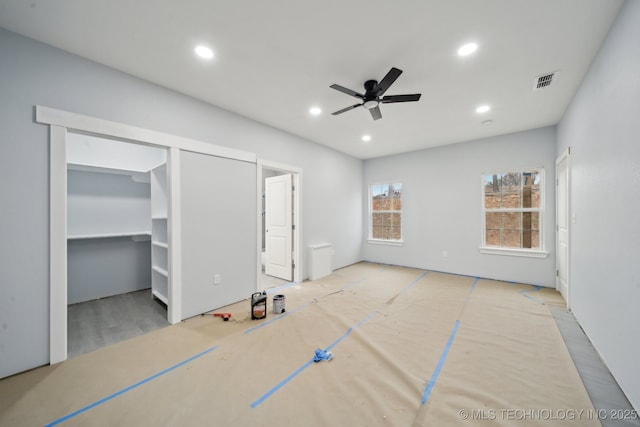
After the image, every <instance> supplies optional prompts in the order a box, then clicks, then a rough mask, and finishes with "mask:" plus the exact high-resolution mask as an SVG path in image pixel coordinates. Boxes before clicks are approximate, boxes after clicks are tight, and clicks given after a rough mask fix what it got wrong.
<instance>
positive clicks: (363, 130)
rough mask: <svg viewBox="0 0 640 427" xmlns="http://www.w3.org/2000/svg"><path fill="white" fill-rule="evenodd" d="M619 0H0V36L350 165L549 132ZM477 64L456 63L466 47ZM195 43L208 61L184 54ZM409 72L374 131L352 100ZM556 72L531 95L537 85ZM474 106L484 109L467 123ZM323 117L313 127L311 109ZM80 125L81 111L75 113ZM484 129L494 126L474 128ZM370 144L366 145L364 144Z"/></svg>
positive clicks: (467, 60)
mask: <svg viewBox="0 0 640 427" xmlns="http://www.w3.org/2000/svg"><path fill="white" fill-rule="evenodd" d="M620 6H621V0H537V1H531V0H529V1H527V0H398V1H395V2H391V1H388V0H347V1H344V0H340V1H338V0H323V1H315V2H311V1H307V0H269V1H263V0H252V1H248V0H233V1H231V0H228V1H223V0H181V1H179V2H178V1H174V0H135V1H132V0H91V1H90V0H56V1H53V0H31V1H27V0H0V26H1V27H4V28H6V29H8V30H11V31H14V32H17V33H19V34H22V35H25V36H27V37H31V38H33V39H36V40H40V41H43V42H45V43H48V44H50V45H53V46H56V47H59V48H61V49H64V50H67V51H69V52H72V53H75V54H77V55H80V56H83V57H86V58H89V59H91V60H94V61H96V62H99V63H102V64H105V65H108V66H110V67H113V68H115V69H118V70H122V71H124V72H126V73H129V74H132V75H134V76H138V77H140V78H142V79H145V80H148V81H150V82H154V83H157V84H159V85H162V86H165V87H168V88H171V89H174V90H176V91H178V92H182V93H185V94H187V95H190V96H193V97H195V98H199V99H201V100H203V101H206V102H209V103H211V104H214V105H217V106H220V107H222V108H225V109H227V110H230V111H234V112H236V113H238V114H241V115H243V116H246V117H249V118H252V119H254V120H256V121H259V122H262V123H265V124H268V125H271V126H273V127H276V128H279V129H283V130H285V131H288V132H290V133H292V134H295V135H299V136H301V137H303V138H306V139H309V140H311V141H315V142H318V143H320V144H324V145H327V146H329V147H333V148H334V149H336V150H340V151H342V152H345V153H348V154H351V155H353V156H356V157H359V158H363V159H366V158H373V157H379V156H384V155H388V154H394V153H401V152H407V151H412V150H418V149H422V148H428V147H434V146H439V145H444V144H450V143H455V142H461V141H467V140H472V139H476V138H482V137H487V136H492V135H499V134H505V133H510V132H516V131H520V130H525V129H532V128H537V127H541V126H548V125H553V124H556V123H557V122H558V121H559V120H560V119H561V117H562V114H563V113H564V111H565V109H566V107H567V105H568V104H569V102H570V101H571V99H572V97H573V95H574V93H575V91H576V89H577V87H578V86H579V84H580V82H581V80H582V78H583V76H584V74H585V72H586V70H587V69H588V67H589V65H590V63H591V61H592V59H593V58H594V56H595V54H596V52H597V50H598V49H599V47H600V45H601V44H602V41H603V39H604V37H605V36H606V33H607V31H608V29H609V27H610V26H611V24H612V22H613V20H614V19H615V16H616V14H617V13H618V10H619V8H620ZM469 41H473V42H476V43H478V45H479V49H478V51H477V52H476V53H475V54H473V55H471V56H469V57H464V58H461V57H458V56H457V55H456V50H457V49H458V47H460V46H461V45H462V44H464V43H466V42H469ZM197 43H204V44H207V45H209V46H211V48H212V49H213V50H214V52H215V57H214V59H213V60H211V61H203V60H201V59H199V58H196V57H195V56H194V55H193V48H194V46H195V45H196V44H197ZM391 67H397V68H400V69H401V70H403V71H404V73H403V74H402V75H401V76H400V78H399V79H398V80H397V81H396V82H395V83H394V84H393V86H391V88H390V89H389V90H388V91H387V93H386V94H385V95H395V94H404V93H422V99H421V100H420V101H419V102H417V103H415V102H414V103H403V104H384V105H381V110H382V115H383V118H382V119H381V120H378V121H375V122H374V121H373V120H372V119H371V116H370V115H369V112H368V111H366V110H365V109H364V108H357V109H354V110H352V111H349V112H346V113H344V114H342V115H339V116H332V115H331V112H333V111H337V110H339V109H342V108H344V107H347V106H349V105H353V104H356V103H357V101H358V100H357V99H355V98H352V97H350V96H347V95H345V94H343V93H340V92H338V91H335V90H333V89H330V88H329V86H330V85H331V84H333V83H337V84H339V85H342V86H345V87H348V88H351V89H353V90H356V91H358V92H363V84H364V82H365V80H368V79H375V80H380V79H382V77H383V76H384V75H385V74H386V73H387V72H388V71H389V69H390V68H391ZM556 70H560V73H559V74H558V79H557V81H555V82H554V83H553V84H552V86H550V87H549V88H546V89H544V90H541V91H536V92H534V91H533V90H532V88H533V80H534V77H535V76H538V75H540V74H544V73H547V72H552V71H556ZM480 104H490V105H491V106H492V110H491V111H490V112H488V113H485V114H483V115H479V114H477V113H476V112H475V108H476V107H477V106H478V105H480ZM316 105H317V106H320V107H321V108H322V110H323V113H322V114H321V115H320V116H317V117H313V116H311V115H310V114H309V113H308V110H309V108H310V107H311V106H316ZM80 113H81V112H80ZM487 119H491V120H493V123H492V124H491V125H482V124H481V122H482V121H483V120H487ZM364 134H369V135H371V137H372V140H371V141H370V142H369V143H364V142H362V141H361V137H362V135H364Z"/></svg>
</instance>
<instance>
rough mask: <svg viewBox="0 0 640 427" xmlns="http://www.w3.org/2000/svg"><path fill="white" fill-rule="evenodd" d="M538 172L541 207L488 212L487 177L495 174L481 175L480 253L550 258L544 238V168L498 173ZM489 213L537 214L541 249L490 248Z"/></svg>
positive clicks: (502, 209)
mask: <svg viewBox="0 0 640 427" xmlns="http://www.w3.org/2000/svg"><path fill="white" fill-rule="evenodd" d="M532 171H537V172H538V173H539V174H540V192H541V197H540V207H538V208H499V209H490V210H489V211H487V208H486V206H485V177H486V176H488V175H494V173H484V172H483V173H482V174H480V198H481V202H480V203H481V205H480V206H481V209H480V211H481V212H480V215H481V219H480V221H481V224H482V226H481V228H480V233H481V236H480V246H479V248H478V249H479V251H480V253H483V254H490V255H507V256H517V257H528V258H546V257H548V256H549V251H547V250H546V242H545V238H544V229H545V227H544V217H545V210H546V207H545V200H546V188H545V185H546V181H545V170H544V167H543V166H538V167H532V168H519V169H517V168H513V169H510V170H508V171H507V172H497V173H499V174H501V175H504V174H505V173H520V174H522V173H524V172H532ZM487 212H537V213H538V215H539V230H538V232H539V236H540V237H539V238H540V247H539V248H507V247H500V246H488V245H487V241H486V238H487V215H486V214H487Z"/></svg>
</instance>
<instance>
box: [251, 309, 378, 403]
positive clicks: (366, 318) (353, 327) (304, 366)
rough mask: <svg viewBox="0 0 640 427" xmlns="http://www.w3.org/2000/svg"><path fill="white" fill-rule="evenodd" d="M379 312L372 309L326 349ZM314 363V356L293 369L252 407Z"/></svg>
mask: <svg viewBox="0 0 640 427" xmlns="http://www.w3.org/2000/svg"><path fill="white" fill-rule="evenodd" d="M376 313H377V311H372V312H371V313H369V314H368V315H367V317H365V318H364V319H362V320H361V321H359V322H358V323H356V324H355V325H353V326H352V327H350V328H349V329H347V332H345V333H344V335H342V336H341V337H340V338H338V339H337V340H335V341H334V342H333V343H331V344H330V345H329V346H328V347H327V348H325V351H329V350H331V349H332V348H333V347H335V346H336V345H338V344H339V343H340V341H342V340H343V339H345V338H346V337H347V336H349V335H350V334H351V332H353V331H354V330H356V329H358V328H359V327H360V326H362V325H364V324H365V323H366V322H368V321H369V320H370V319H371V318H372V317H373V316H374V315H375V314H376ZM312 364H313V358H311V359H309V360H308V361H306V362H305V363H304V364H303V365H302V366H300V367H299V368H298V369H296V370H295V371H293V372H292V373H291V374H289V376H287V377H286V378H285V379H284V380H282V381H280V382H279V383H278V384H276V385H275V386H274V387H273V388H272V389H271V390H269V391H268V392H266V393H265V394H263V395H262V396H261V397H260V398H258V399H257V400H256V401H255V402H253V403H252V404H251V405H250V406H251V408H255V407H257V406H258V405H260V404H261V403H262V402H264V401H265V400H267V399H268V398H269V397H270V396H271V395H272V394H274V393H275V392H276V391H278V390H280V389H281V388H282V387H284V386H285V384H287V383H288V382H289V381H291V380H292V379H294V378H295V377H296V376H298V374H300V373H301V372H302V371H304V370H305V369H307V368H308V367H309V366H311V365H312Z"/></svg>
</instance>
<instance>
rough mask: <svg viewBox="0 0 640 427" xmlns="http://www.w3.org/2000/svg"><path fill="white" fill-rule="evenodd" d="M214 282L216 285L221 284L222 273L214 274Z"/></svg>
mask: <svg viewBox="0 0 640 427" xmlns="http://www.w3.org/2000/svg"><path fill="white" fill-rule="evenodd" d="M213 284H214V285H219V284H220V275H219V274H216V275H214V276H213Z"/></svg>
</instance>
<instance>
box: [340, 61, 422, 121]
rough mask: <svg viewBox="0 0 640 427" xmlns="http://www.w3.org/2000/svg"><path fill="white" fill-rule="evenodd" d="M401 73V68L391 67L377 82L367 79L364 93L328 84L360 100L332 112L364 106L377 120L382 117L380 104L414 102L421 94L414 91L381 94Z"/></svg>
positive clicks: (343, 111) (341, 111) (342, 111)
mask: <svg viewBox="0 0 640 427" xmlns="http://www.w3.org/2000/svg"><path fill="white" fill-rule="evenodd" d="M400 74H402V70H400V69H398V68H395V67H393V68H391V70H389V72H388V73H387V75H386V76H384V78H383V79H382V80H381V81H380V83H378V82H377V81H376V80H367V81H366V82H365V83H364V89H365V93H364V95H363V94H361V93H359V92H356V91H354V90H351V89H347V88H346V87H344V86H340V85H338V84H332V85H331V86H329V87H330V88H332V89H335V90H337V91H339V92H342V93H345V94H347V95H349V96H353V97H354V98H359V99H361V100H362V103H361V104H355V105H351V106H349V107H346V108H343V109H342V110H338V111H336V112H334V113H331V114H333V115H334V116H337V115H338V114H342V113H345V112H347V111H349V110H353V109H354V108H357V107H364V108H365V109H367V110H369V113H371V117H372V118H373V120H379V119H381V118H382V112H381V111H380V104H392V103H396V102H415V101H418V100H419V99H420V96H421V94H419V93H415V94H411V95H387V96H383V95H384V93H385V92H386V91H387V89H389V87H390V86H391V85H392V84H393V82H395V81H396V79H397V78H398V77H400Z"/></svg>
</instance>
